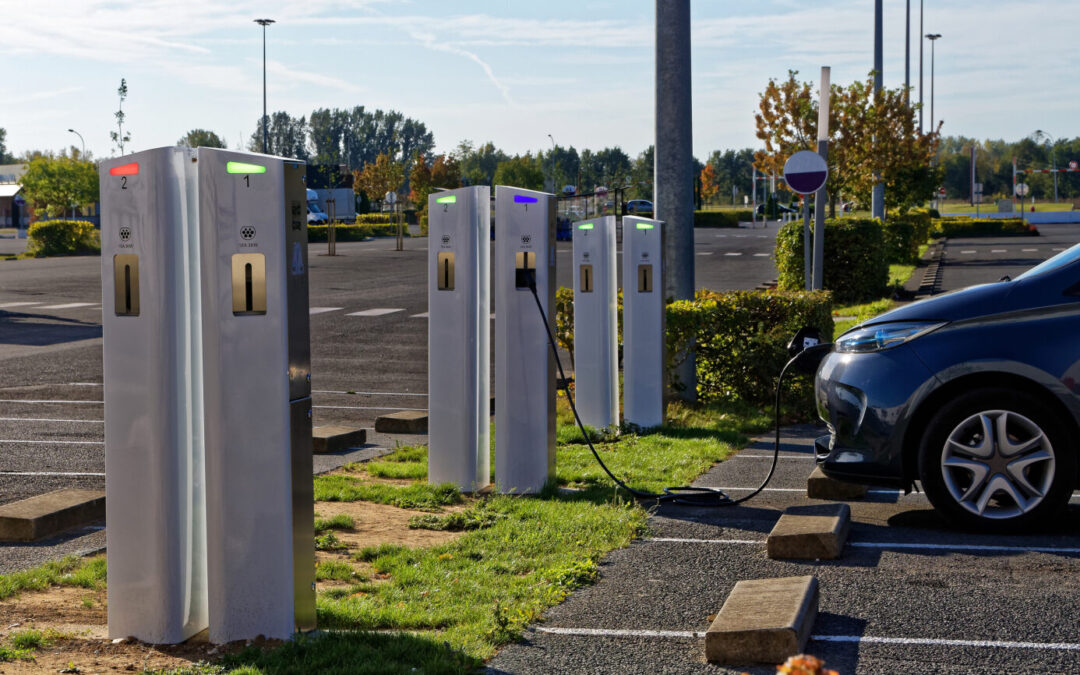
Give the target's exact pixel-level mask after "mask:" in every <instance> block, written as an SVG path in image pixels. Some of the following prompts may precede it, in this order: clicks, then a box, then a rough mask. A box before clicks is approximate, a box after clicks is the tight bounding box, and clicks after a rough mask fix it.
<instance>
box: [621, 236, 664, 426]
mask: <svg viewBox="0 0 1080 675" xmlns="http://www.w3.org/2000/svg"><path fill="white" fill-rule="evenodd" d="M622 229H623V236H622V246H623V416H624V418H625V420H626V422H627V423H628V424H633V425H635V426H638V427H641V428H643V429H648V428H650V427H655V426H659V425H661V424H663V423H664V267H663V265H664V248H663V242H664V237H663V223H662V222H660V221H659V220H651V219H649V218H638V217H636V216H624V217H623V227H622Z"/></svg>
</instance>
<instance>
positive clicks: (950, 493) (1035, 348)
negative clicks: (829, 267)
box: [815, 244, 1080, 530]
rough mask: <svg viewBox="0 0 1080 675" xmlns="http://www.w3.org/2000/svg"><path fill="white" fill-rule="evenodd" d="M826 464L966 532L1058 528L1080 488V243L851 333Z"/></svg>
mask: <svg viewBox="0 0 1080 675" xmlns="http://www.w3.org/2000/svg"><path fill="white" fill-rule="evenodd" d="M815 393H816V397H817V406H818V412H819V414H820V415H821V417H822V419H824V420H825V421H826V422H827V423H828V426H829V432H830V434H829V435H828V436H824V437H822V438H819V439H818V440H817V442H816V452H817V460H818V464H819V465H820V466H821V468H822V470H823V471H824V472H825V473H826V474H827V475H829V476H832V477H834V478H839V479H842V480H847V481H853V482H859V483H865V484H871V485H887V486H895V487H900V488H904V489H910V488H911V485H912V483H913V482H914V481H915V480H918V481H919V482H920V483H921V485H922V488H923V490H924V491H925V492H926V495H927V497H929V499H930V501H931V503H932V504H933V505H934V507H935V508H937V509H938V511H939V512H941V513H942V514H943V515H944V516H945V517H946V518H947V519H949V520H950V521H952V522H953V523H955V524H958V525H960V526H964V527H975V528H980V529H999V530H1015V529H1017V528H1020V527H1027V526H1030V525H1043V524H1047V523H1048V522H1049V520H1050V519H1052V518H1053V517H1054V515H1055V513H1056V512H1057V511H1059V510H1060V509H1061V508H1062V507H1063V506H1064V505H1065V503H1066V502H1068V500H1069V497H1070V495H1071V494H1072V491H1073V489H1074V488H1076V487H1077V485H1078V483H1077V477H1078V476H1077V470H1078V469H1077V466H1078V463H1077V454H1078V453H1080V244H1078V245H1077V246H1074V247H1072V248H1070V249H1068V250H1067V251H1064V252H1062V253H1060V254H1059V255H1057V256H1055V257H1053V258H1051V259H1049V260H1047V261H1046V262H1044V263H1042V264H1040V265H1037V266H1035V267H1033V268H1031V269H1030V270H1028V271H1027V272H1025V273H1024V274H1022V275H1020V276H1018V277H1017V278H1015V279H1012V280H1011V281H1010V280H1003V281H1000V282H997V283H993V284H986V285H982V286H974V287H971V288H967V289H964V290H962V291H957V292H954V293H948V294H945V295H940V296H936V297H933V298H929V299H927V300H923V301H921V302H916V303H912V304H910V305H907V306H905V307H901V308H899V309H896V310H893V311H891V312H887V313H885V314H882V315H880V316H877V317H875V318H874V319H872V320H870V321H868V322H866V323H864V324H862V325H859V326H857V327H855V328H853V329H851V330H850V331H848V332H846V333H845V334H843V335H842V336H840V338H839V339H837V341H836V344H835V345H834V346H833V351H832V352H831V353H829V354H828V356H827V357H826V358H825V360H824V361H823V362H822V364H821V367H820V368H819V369H818V372H817V379H816V390H815Z"/></svg>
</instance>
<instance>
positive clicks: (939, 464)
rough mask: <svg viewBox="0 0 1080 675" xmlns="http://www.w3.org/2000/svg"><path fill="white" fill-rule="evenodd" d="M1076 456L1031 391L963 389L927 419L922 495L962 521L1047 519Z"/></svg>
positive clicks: (998, 525)
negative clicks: (1029, 392) (965, 390)
mask: <svg viewBox="0 0 1080 675" xmlns="http://www.w3.org/2000/svg"><path fill="white" fill-rule="evenodd" d="M1075 475H1076V458H1075V454H1074V452H1073V449H1072V447H1071V446H1070V444H1069V442H1068V438H1067V436H1066V434H1065V433H1064V432H1063V430H1062V428H1061V425H1060V423H1059V422H1058V421H1057V419H1055V417H1054V415H1053V413H1052V412H1051V411H1049V410H1047V406H1046V405H1045V404H1043V403H1042V402H1040V401H1039V400H1038V399H1036V398H1035V397H1033V396H1030V395H1028V394H1025V393H1022V392H1017V391H1012V390H1007V389H983V390H977V391H973V392H969V393H967V394H964V395H963V396H960V397H958V398H956V399H954V400H953V401H951V402H949V403H948V404H946V405H945V406H943V407H942V408H941V410H940V411H938V413H937V414H936V415H934V417H933V418H932V419H931V421H930V424H929V426H928V427H927V429H926V433H925V434H924V435H923V438H922V444H921V447H920V450H919V478H920V480H921V481H922V485H923V489H924V490H925V491H926V496H927V497H928V498H929V499H930V502H931V503H932V504H933V505H934V507H935V508H936V509H937V510H938V511H939V512H941V513H942V514H943V515H944V516H945V517H946V518H947V519H948V520H949V521H951V522H952V523H954V524H956V525H959V526H961V527H966V528H974V529H982V530H999V531H1015V530H1017V529H1019V528H1024V527H1031V526H1045V525H1047V524H1049V519H1050V518H1052V517H1053V516H1054V515H1055V514H1056V513H1057V512H1058V511H1060V510H1061V509H1062V508H1063V507H1064V506H1065V504H1066V503H1067V502H1068V500H1069V496H1070V495H1071V494H1072V490H1073V477H1074V476H1075Z"/></svg>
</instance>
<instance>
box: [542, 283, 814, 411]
mask: <svg viewBox="0 0 1080 675" xmlns="http://www.w3.org/2000/svg"><path fill="white" fill-rule="evenodd" d="M555 297H556V300H555V306H556V313H555V323H556V335H557V338H556V339H557V340H558V342H559V344H560V345H561V346H562V347H563V348H564V349H567V350H568V351H570V353H571V354H572V353H573V348H574V316H573V298H574V294H573V291H572V290H571V289H569V288H560V289H559V290H558V292H557V293H556V294H555ZM619 304H620V308H621V305H622V299H621V296H620V301H619ZM620 311H621V310H620ZM666 321H667V334H666V337H665V342H666V345H665V349H666V353H667V355H668V361H669V364H668V365H669V366H674V365H677V364H678V363H679V362H681V361H682V360H683V359H684V358H685V356H684V354H685V350H686V347H687V345H688V344H691V341H692V342H693V344H694V351H695V353H696V354H697V380H698V387H697V394H698V398H699V400H701V401H702V402H709V401H716V400H741V401H744V402H747V403H751V404H753V405H759V406H767V405H770V404H771V401H772V394H773V390H772V382H774V381H775V379H776V376H777V374H778V373H779V372H780V369H781V368H782V367H783V365H784V363H785V362H786V361H787V349H786V347H787V343H788V341H789V340H790V339H791V337H792V336H793V335H794V334H795V333H796V332H797V331H798V330H799V328H802V327H803V326H814V327H816V328H818V329H819V330H821V332H822V335H824V336H826V339H827V337H828V336H831V335H832V330H833V320H832V297H831V295H830V294H829V293H807V292H805V291H797V292H783V291H733V292H730V293H716V292H713V291H698V293H697V295H696V296H695V298H694V299H693V300H683V301H678V302H674V303H672V304H670V305H668V307H667V318H666ZM620 345H621V334H620ZM673 386H675V387H678V383H673ZM808 387H809V385H806V384H805V383H804V384H802V385H799V386H798V387H796V389H795V390H789V392H791V393H788V394H787V395H786V397H788V398H790V399H791V400H795V399H794V396H801V397H803V398H802V400H804V401H809V400H810V399H809V398H808V396H809V392H810V390H809V388H808ZM810 410H811V409H810V408H807V411H810Z"/></svg>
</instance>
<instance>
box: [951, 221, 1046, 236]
mask: <svg viewBox="0 0 1080 675" xmlns="http://www.w3.org/2000/svg"><path fill="white" fill-rule="evenodd" d="M933 233H934V236H937V237H1026V236H1031V237H1037V236H1039V228H1037V227H1035V226H1034V225H1032V224H1030V223H1026V222H1024V221H1023V220H1022V219H1020V218H966V217H956V218H936V219H934V226H933Z"/></svg>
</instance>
